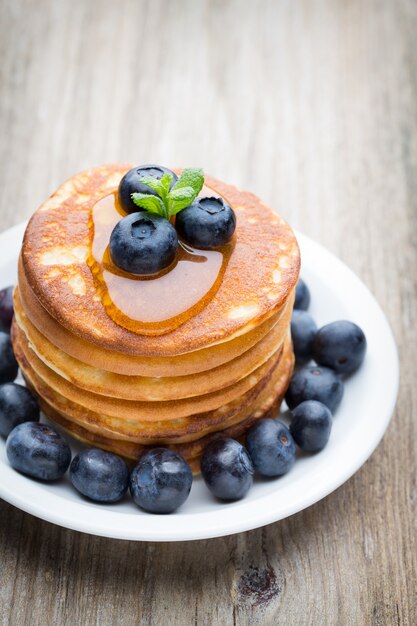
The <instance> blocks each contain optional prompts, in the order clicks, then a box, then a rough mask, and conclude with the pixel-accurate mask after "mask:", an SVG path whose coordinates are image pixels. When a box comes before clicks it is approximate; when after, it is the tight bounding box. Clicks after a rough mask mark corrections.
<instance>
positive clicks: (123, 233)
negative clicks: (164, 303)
mask: <svg viewBox="0 0 417 626" xmlns="http://www.w3.org/2000/svg"><path fill="white" fill-rule="evenodd" d="M177 250H178V237H177V233H176V232H175V228H174V227H173V226H172V224H170V222H168V220H166V219H165V218H164V217H161V216H159V215H156V214H155V213H131V214H130V215H127V216H126V217H124V218H123V219H121V220H120V222H118V224H116V226H115V228H114V229H113V232H112V234H111V237H110V254H111V257H112V259H113V262H114V263H115V265H117V267H119V268H120V269H122V270H125V271H126V272H130V273H132V274H141V275H146V274H156V273H158V272H160V271H161V270H163V269H165V268H166V267H169V266H170V265H171V264H172V263H173V261H174V260H175V257H176V254H177Z"/></svg>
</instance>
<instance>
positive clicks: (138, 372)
mask: <svg viewBox="0 0 417 626" xmlns="http://www.w3.org/2000/svg"><path fill="white" fill-rule="evenodd" d="M17 293H18V296H17V297H18V298H19V299H20V301H21V303H22V309H23V310H24V311H25V313H26V315H27V317H28V318H29V319H30V321H31V323H32V324H33V325H34V326H35V327H36V328H37V329H38V330H39V331H40V332H41V334H42V335H44V336H45V337H46V338H47V339H48V340H49V341H50V342H51V343H53V344H54V345H55V346H57V347H58V348H60V349H61V350H62V351H63V352H65V353H66V354H68V355H70V356H72V357H74V358H75V359H78V360H80V361H82V362H83V363H86V364H88V365H91V366H92V367H95V368H97V369H103V370H106V371H111V372H113V373H117V374H123V375H126V376H187V375H189V374H195V373H198V372H205V371H208V370H210V369H213V368H216V367H218V366H219V365H223V364H224V363H227V362H229V361H231V360H232V359H235V358H237V357H238V356H240V355H241V354H243V353H244V352H246V351H247V350H249V349H250V348H252V347H253V346H254V345H256V343H257V342H258V341H260V340H261V339H262V338H263V337H264V336H265V335H266V334H267V333H268V332H269V331H270V330H271V329H272V328H273V327H274V326H275V324H276V323H277V322H278V321H279V320H280V317H281V315H283V314H284V313H285V311H286V310H287V305H288V302H287V301H286V302H285V304H284V305H283V307H282V309H281V310H279V311H277V312H276V313H275V314H274V315H273V316H271V317H270V318H268V319H267V320H265V321H264V322H263V323H262V324H260V325H259V326H257V327H256V328H254V329H252V330H250V331H249V332H247V333H246V334H244V335H239V336H238V337H235V338H234V339H232V340H230V341H227V342H224V343H220V344H216V345H215V346H212V347H209V348H203V349H200V350H196V351H194V352H188V353H187V354H180V355H177V356H169V355H168V356H165V357H164V356H160V357H147V356H141V357H140V358H138V357H135V356H132V355H130V354H122V353H121V352H117V351H111V350H106V349H103V348H100V347H98V346H96V345H94V344H88V343H87V342H86V341H84V340H83V339H81V338H80V337H77V336H76V335H74V334H73V333H70V332H69V331H67V330H66V329H65V328H64V327H63V326H60V325H59V323H58V322H57V321H56V320H55V319H54V318H53V317H51V316H50V315H49V314H48V313H47V312H46V311H45V309H44V308H43V307H42V306H41V305H40V303H39V301H38V299H37V298H36V296H35V295H34V294H33V292H32V290H31V289H30V286H29V284H28V282H27V280H26V277H25V275H24V273H23V268H22V265H21V263H19V289H18V292H17Z"/></svg>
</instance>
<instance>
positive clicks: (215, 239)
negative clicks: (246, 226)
mask: <svg viewBox="0 0 417 626" xmlns="http://www.w3.org/2000/svg"><path fill="white" fill-rule="evenodd" d="M175 225H176V228H177V231H178V234H179V235H180V237H181V238H182V239H183V240H184V241H185V242H186V243H189V244H190V245H191V246H195V247H196V248H217V247H219V246H223V245H224V244H226V243H227V242H228V241H230V240H231V238H232V237H233V233H234V232H235V228H236V215H235V212H234V211H233V209H232V208H231V207H230V206H229V205H228V204H226V202H225V201H224V200H223V199H222V198H196V199H195V200H194V202H193V203H192V204H190V206H188V207H187V208H186V209H184V210H183V211H181V212H180V213H178V214H177V218H176V222H175Z"/></svg>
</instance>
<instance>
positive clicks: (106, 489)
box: [70, 448, 129, 502]
mask: <svg viewBox="0 0 417 626" xmlns="http://www.w3.org/2000/svg"><path fill="white" fill-rule="evenodd" d="M70 479H71V482H72V484H73V485H74V487H75V488H76V489H77V491H79V492H80V493H82V494H83V496H86V497H87V498H90V500H94V501H95V502H117V501H118V500H121V499H122V498H123V496H124V495H125V493H126V491H127V487H128V484H129V470H128V468H127V465H126V463H125V462H124V461H123V459H121V458H120V457H119V456H116V455H115V454H112V453H111V452H105V451H104V450H98V449H97V448H90V449H88V450H83V451H82V452H80V453H79V454H77V455H76V456H75V457H74V458H73V459H72V461H71V465H70Z"/></svg>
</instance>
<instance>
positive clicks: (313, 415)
mask: <svg viewBox="0 0 417 626" xmlns="http://www.w3.org/2000/svg"><path fill="white" fill-rule="evenodd" d="M332 423H333V416H332V414H331V413H330V411H329V409H328V408H327V406H326V405H325V404H322V403H321V402H317V400H306V401H305V402H302V403H301V404H299V405H298V406H297V407H296V408H295V409H294V410H293V412H292V421H291V424H290V432H291V434H292V436H293V437H294V440H295V443H296V444H298V445H299V446H300V448H301V449H302V450H304V451H305V452H320V450H323V448H324V446H325V445H326V444H327V442H328V441H329V437H330V432H331V430H332Z"/></svg>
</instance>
